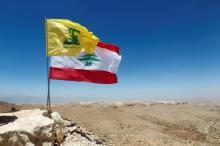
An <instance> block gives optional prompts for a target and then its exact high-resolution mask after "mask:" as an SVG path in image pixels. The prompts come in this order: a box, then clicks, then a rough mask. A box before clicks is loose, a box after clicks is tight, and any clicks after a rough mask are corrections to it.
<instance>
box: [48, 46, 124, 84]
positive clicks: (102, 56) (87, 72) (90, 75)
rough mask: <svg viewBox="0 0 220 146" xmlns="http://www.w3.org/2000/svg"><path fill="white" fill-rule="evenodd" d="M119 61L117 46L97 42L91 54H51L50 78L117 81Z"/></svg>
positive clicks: (81, 80)
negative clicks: (72, 55) (71, 55)
mask: <svg viewBox="0 0 220 146" xmlns="http://www.w3.org/2000/svg"><path fill="white" fill-rule="evenodd" d="M120 61H121V56H120V55H119V47H117V46H115V45H111V44H106V43H103V42H99V43H98V44H97V46H96V49H95V52H94V53H93V54H90V55H89V54H85V53H84V52H82V53H81V54H80V55H79V56H74V57H70V56H52V57H51V63H50V74H49V78H50V79H56V80H67V81H78V82H92V83H99V84H113V83H117V76H116V72H117V70H118V67H119V64H120Z"/></svg>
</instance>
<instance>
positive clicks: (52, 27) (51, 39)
mask: <svg viewBox="0 0 220 146" xmlns="http://www.w3.org/2000/svg"><path fill="white" fill-rule="evenodd" d="M46 36H47V42H46V43H47V56H76V55H79V54H80V52H82V51H84V52H86V53H87V54H92V53H93V52H94V51H95V48H96V45H97V43H98V42H99V39H98V38H97V37H96V36H95V35H94V34H93V33H92V32H89V31H88V30H87V29H86V28H85V27H83V26H81V25H80V24H78V23H75V22H72V21H70V20H66V19H46Z"/></svg>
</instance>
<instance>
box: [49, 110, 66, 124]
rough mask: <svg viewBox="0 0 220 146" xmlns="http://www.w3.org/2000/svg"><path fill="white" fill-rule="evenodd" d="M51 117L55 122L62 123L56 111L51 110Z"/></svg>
mask: <svg viewBox="0 0 220 146" xmlns="http://www.w3.org/2000/svg"><path fill="white" fill-rule="evenodd" d="M51 118H52V119H53V120H54V122H55V123H64V121H63V119H62V117H61V116H60V114H59V113H58V112H53V113H52V114H51Z"/></svg>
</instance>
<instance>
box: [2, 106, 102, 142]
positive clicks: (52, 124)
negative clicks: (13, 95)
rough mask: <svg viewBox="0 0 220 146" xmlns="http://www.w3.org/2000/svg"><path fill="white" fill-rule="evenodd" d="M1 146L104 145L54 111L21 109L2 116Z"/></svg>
mask: <svg viewBox="0 0 220 146" xmlns="http://www.w3.org/2000/svg"><path fill="white" fill-rule="evenodd" d="M0 123H1V126H0V146H52V145H53V146H103V144H102V141H101V140H99V139H98V138H97V137H95V136H94V135H92V134H91V133H90V132H88V131H87V130H86V129H83V128H81V127H79V126H77V125H76V124H75V123H74V122H72V121H70V120H65V119H63V118H62V117H61V116H60V115H59V113H57V112H53V113H52V114H51V117H50V118H49V117H48V113H47V111H45V110H40V109H34V110H21V111H18V112H13V113H1V114H0Z"/></svg>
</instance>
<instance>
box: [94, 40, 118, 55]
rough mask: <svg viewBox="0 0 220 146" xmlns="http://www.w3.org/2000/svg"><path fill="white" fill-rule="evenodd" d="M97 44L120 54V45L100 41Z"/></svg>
mask: <svg viewBox="0 0 220 146" xmlns="http://www.w3.org/2000/svg"><path fill="white" fill-rule="evenodd" d="M97 46H98V47H101V48H103V49H107V50H109V51H112V52H115V53H117V54H119V47H118V46H115V45H112V44H107V43H103V42H98V44H97Z"/></svg>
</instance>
